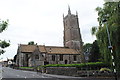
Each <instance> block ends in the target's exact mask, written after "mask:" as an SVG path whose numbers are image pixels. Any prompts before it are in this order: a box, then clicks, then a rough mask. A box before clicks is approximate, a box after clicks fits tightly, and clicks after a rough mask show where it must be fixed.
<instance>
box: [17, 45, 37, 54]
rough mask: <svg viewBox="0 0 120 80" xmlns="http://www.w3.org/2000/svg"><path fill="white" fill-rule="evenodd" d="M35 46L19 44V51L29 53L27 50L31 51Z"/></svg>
mask: <svg viewBox="0 0 120 80" xmlns="http://www.w3.org/2000/svg"><path fill="white" fill-rule="evenodd" d="M35 48H36V45H23V44H21V45H20V46H19V51H20V52H23V53H24V52H25V53H29V52H33V51H34V50H35Z"/></svg>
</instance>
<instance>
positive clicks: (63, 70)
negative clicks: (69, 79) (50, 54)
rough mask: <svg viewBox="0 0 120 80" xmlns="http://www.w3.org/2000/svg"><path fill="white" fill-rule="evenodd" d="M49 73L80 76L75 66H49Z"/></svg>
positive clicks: (47, 69)
mask: <svg viewBox="0 0 120 80" xmlns="http://www.w3.org/2000/svg"><path fill="white" fill-rule="evenodd" d="M43 72H46V73H47V74H57V75H67V76H78V74H77V68H75V67H47V68H46V71H45V70H44V71H43Z"/></svg>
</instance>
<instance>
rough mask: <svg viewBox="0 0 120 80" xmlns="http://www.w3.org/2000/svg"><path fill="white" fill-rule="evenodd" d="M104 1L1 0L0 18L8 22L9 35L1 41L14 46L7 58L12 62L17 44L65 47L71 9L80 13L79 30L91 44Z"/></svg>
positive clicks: (4, 33) (5, 34)
mask: <svg viewBox="0 0 120 80" xmlns="http://www.w3.org/2000/svg"><path fill="white" fill-rule="evenodd" d="M103 3H104V1H103V0H0V18H1V19H2V20H6V19H9V26H8V28H7V30H6V31H4V32H3V33H1V34H0V39H2V40H4V39H5V40H10V41H11V46H10V47H9V48H7V49H6V53H5V54H4V55H1V57H3V58H4V60H5V59H6V58H13V56H14V55H15V54H16V53H17V48H18V44H27V43H28V42H29V41H34V42H35V43H38V44H39V45H47V46H63V14H64V15H67V13H68V5H69V6H70V9H71V12H72V14H76V11H77V12H78V17H79V27H80V31H81V35H82V40H83V42H84V43H92V42H93V41H94V40H95V36H92V35H91V32H90V29H91V27H92V26H97V25H98V22H97V12H96V11H95V8H96V7H98V6H102V5H103Z"/></svg>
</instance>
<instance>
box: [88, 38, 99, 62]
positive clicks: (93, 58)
mask: <svg viewBox="0 0 120 80" xmlns="http://www.w3.org/2000/svg"><path fill="white" fill-rule="evenodd" d="M100 58H101V56H100V52H99V46H98V42H97V40H95V41H94V42H93V44H92V46H91V50H90V56H89V61H90V62H98V61H100Z"/></svg>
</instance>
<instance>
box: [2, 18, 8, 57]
mask: <svg viewBox="0 0 120 80" xmlns="http://www.w3.org/2000/svg"><path fill="white" fill-rule="evenodd" d="M7 27H8V20H7V21H1V20H0V33H2V32H3V31H4V30H6V28H7ZM8 46H10V41H9V42H7V41H5V40H3V41H2V40H0V48H1V49H0V55H1V54H3V53H4V52H5V50H4V48H6V47H8Z"/></svg>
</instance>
